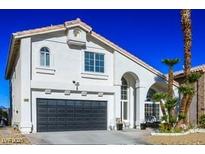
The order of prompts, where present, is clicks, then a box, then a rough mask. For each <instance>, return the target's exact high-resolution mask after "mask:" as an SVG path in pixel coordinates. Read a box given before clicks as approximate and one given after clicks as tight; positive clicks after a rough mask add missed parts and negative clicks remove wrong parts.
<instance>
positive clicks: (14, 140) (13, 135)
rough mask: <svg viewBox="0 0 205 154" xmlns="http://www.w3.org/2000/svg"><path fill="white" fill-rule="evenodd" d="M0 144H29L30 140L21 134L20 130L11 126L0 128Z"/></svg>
mask: <svg viewBox="0 0 205 154" xmlns="http://www.w3.org/2000/svg"><path fill="white" fill-rule="evenodd" d="M0 144H6V145H12V144H16V145H17V144H31V143H30V141H29V140H28V139H27V138H26V137H25V135H22V134H21V133H20V131H18V130H14V129H13V128H11V127H7V128H0Z"/></svg>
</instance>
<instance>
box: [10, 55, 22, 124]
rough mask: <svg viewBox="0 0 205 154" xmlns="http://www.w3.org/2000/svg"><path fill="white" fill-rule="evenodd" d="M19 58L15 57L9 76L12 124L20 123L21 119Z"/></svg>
mask: <svg viewBox="0 0 205 154" xmlns="http://www.w3.org/2000/svg"><path fill="white" fill-rule="evenodd" d="M20 64H21V58H20V57H19V58H17V60H16V67H15V69H14V72H13V74H12V76H11V84H12V87H11V88H12V94H11V95H12V96H11V97H12V102H13V103H12V115H13V117H12V125H14V124H17V125H18V124H20V120H21V65H20Z"/></svg>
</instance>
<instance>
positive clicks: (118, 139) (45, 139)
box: [26, 129, 150, 145]
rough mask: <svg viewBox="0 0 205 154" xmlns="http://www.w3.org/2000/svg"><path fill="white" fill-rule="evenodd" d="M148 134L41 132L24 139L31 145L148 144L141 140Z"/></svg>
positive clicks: (122, 132)
mask: <svg viewBox="0 0 205 154" xmlns="http://www.w3.org/2000/svg"><path fill="white" fill-rule="evenodd" d="M148 134H150V131H149V130H146V131H144V130H143V131H142V130H136V129H129V130H124V131H67V132H43V133H33V134H28V135H26V137H27V138H28V139H29V140H30V142H31V143H32V144H75V145H76V144H78V145H79V144H80V145H88V144H91V145H94V144H102V145H107V144H111V145H113V144H114V145H116V144H120V145H121V144H148V143H146V142H145V141H144V140H143V138H144V137H145V136H146V135H148Z"/></svg>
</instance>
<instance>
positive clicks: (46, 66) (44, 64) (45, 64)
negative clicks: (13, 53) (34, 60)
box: [39, 46, 51, 68]
mask: <svg viewBox="0 0 205 154" xmlns="http://www.w3.org/2000/svg"><path fill="white" fill-rule="evenodd" d="M43 48H46V49H47V50H48V51H42V49H43ZM39 53H40V56H39V57H40V59H39V62H40V65H39V66H40V67H42V68H50V67H51V51H50V48H48V47H47V46H43V47H41V48H40V52H39ZM42 53H43V54H44V55H43V58H44V59H43V65H42V63H41V54H42ZM47 54H48V55H49V58H48V59H49V61H48V62H49V63H48V65H47Z"/></svg>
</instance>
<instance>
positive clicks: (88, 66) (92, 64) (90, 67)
mask: <svg viewBox="0 0 205 154" xmlns="http://www.w3.org/2000/svg"><path fill="white" fill-rule="evenodd" d="M85 71H88V72H100V73H104V55H103V54H100V53H93V52H87V51H86V52H85Z"/></svg>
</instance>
